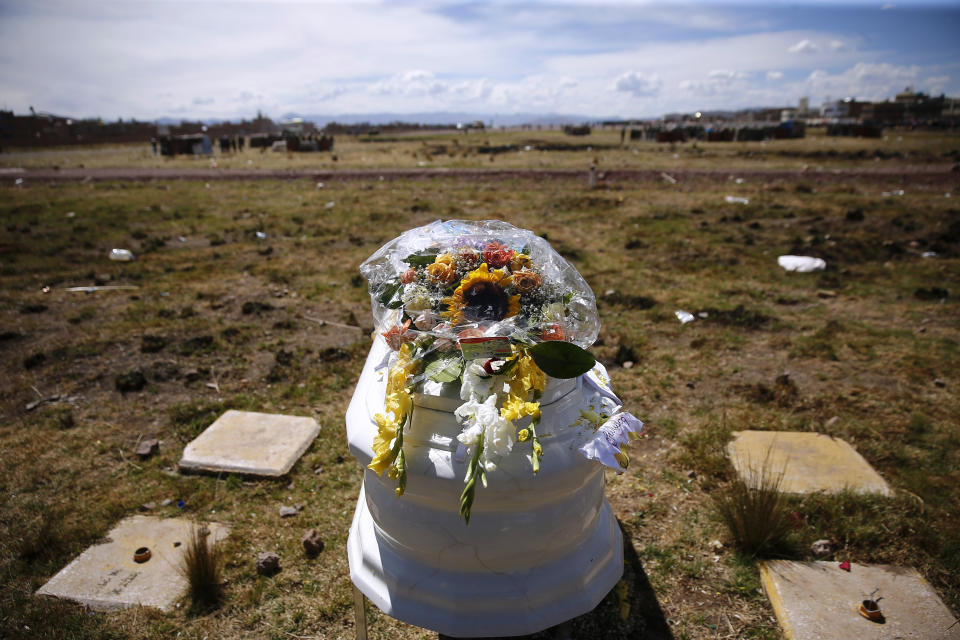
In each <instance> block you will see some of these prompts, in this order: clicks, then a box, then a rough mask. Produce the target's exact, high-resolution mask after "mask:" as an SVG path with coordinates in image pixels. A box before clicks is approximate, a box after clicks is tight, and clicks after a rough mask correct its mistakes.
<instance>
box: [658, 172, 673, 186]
mask: <svg viewBox="0 0 960 640" xmlns="http://www.w3.org/2000/svg"><path fill="white" fill-rule="evenodd" d="M660 177H661V178H663V180H664V181H665V182H669V183H670V184H677V179H676V178H674V177H673V176H672V175H670V174H669V173H667V172H666V171H663V172H661V173H660Z"/></svg>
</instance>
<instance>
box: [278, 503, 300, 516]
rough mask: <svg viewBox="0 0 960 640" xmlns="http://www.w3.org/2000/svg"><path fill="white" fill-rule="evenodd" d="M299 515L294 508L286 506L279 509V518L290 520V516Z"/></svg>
mask: <svg viewBox="0 0 960 640" xmlns="http://www.w3.org/2000/svg"><path fill="white" fill-rule="evenodd" d="M298 513H300V512H299V511H298V510H297V508H296V507H288V506H286V505H284V506H282V507H280V517H281V518H290V517H292V516H295V515H297V514H298Z"/></svg>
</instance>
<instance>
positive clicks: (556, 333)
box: [540, 322, 566, 342]
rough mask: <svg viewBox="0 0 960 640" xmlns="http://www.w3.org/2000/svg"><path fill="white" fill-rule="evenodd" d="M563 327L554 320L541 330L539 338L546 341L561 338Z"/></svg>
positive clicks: (562, 337) (562, 336)
mask: <svg viewBox="0 0 960 640" xmlns="http://www.w3.org/2000/svg"><path fill="white" fill-rule="evenodd" d="M564 337H566V336H564V334H563V327H561V326H560V325H559V324H558V323H556V322H554V323H553V324H551V325H550V326H549V327H547V328H546V329H544V330H543V333H542V334H540V339H541V340H543V341H544V342H546V341H547V340H563V339H564Z"/></svg>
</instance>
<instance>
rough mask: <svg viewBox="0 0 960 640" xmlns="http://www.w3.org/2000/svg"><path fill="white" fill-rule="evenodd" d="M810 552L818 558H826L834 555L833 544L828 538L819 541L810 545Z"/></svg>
mask: <svg viewBox="0 0 960 640" xmlns="http://www.w3.org/2000/svg"><path fill="white" fill-rule="evenodd" d="M810 551H811V552H812V553H813V555H815V556H817V557H818V558H825V557H827V556H829V555H830V554H831V553H833V542H831V541H830V540H827V539H826V538H823V539H820V540H817V541H816V542H814V543H813V544H812V545H810Z"/></svg>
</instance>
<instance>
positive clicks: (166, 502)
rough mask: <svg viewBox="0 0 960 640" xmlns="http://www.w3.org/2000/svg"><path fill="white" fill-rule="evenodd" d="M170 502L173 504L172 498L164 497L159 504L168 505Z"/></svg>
mask: <svg viewBox="0 0 960 640" xmlns="http://www.w3.org/2000/svg"><path fill="white" fill-rule="evenodd" d="M172 504H173V500H171V499H170V498H166V499H165V500H164V501H163V502H161V503H160V506H161V507H169V506H170V505H172Z"/></svg>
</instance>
